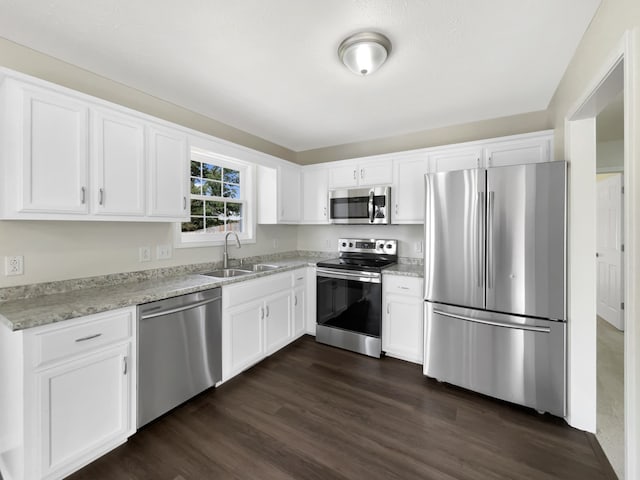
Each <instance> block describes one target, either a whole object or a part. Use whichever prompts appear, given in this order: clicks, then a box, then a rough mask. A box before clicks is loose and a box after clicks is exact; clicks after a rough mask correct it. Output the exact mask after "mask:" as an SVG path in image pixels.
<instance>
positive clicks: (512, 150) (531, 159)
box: [484, 134, 553, 167]
mask: <svg viewBox="0 0 640 480" xmlns="http://www.w3.org/2000/svg"><path fill="white" fill-rule="evenodd" d="M552 138H553V137H552V135H550V134H547V135H539V136H531V137H530V138H522V139H518V140H512V141H503V142H496V143H491V144H488V145H486V146H485V149H484V161H485V166H487V167H504V166H507V165H521V164H523V163H539V162H550V161H552V160H553V158H552V156H553V153H552Z"/></svg>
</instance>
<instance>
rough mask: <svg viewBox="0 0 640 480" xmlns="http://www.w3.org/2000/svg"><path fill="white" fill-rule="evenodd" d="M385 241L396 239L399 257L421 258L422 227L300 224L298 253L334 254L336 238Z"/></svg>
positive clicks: (336, 243) (336, 246)
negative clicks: (383, 239)
mask: <svg viewBox="0 0 640 480" xmlns="http://www.w3.org/2000/svg"><path fill="white" fill-rule="evenodd" d="M345 237H346V238H385V239H389V240H393V239H396V240H398V255H399V256H400V257H412V258H422V256H423V253H422V250H421V251H417V250H416V244H417V243H420V245H422V242H423V237H424V227H423V226H422V225H374V226H371V225H300V226H299V227H298V250H307V251H326V252H330V253H331V254H336V252H337V250H338V239H339V238H345Z"/></svg>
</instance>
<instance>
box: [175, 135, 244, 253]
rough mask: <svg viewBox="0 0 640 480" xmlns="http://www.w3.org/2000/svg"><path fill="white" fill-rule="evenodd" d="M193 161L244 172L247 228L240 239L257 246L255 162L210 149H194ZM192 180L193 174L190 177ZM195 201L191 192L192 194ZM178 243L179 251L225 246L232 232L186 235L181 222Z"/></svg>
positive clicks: (178, 224) (176, 226)
mask: <svg viewBox="0 0 640 480" xmlns="http://www.w3.org/2000/svg"><path fill="white" fill-rule="evenodd" d="M191 159H194V160H203V161H207V162H211V163H213V164H216V165H220V166H222V167H229V168H233V169H234V170H240V178H241V179H242V187H241V192H242V195H241V200H242V202H243V203H244V206H245V208H244V212H243V219H244V229H245V231H244V232H242V233H238V237H239V238H240V241H241V242H242V243H256V213H257V212H256V167H255V165H254V164H253V163H250V162H246V161H243V160H239V159H237V158H232V157H227V156H225V155H220V154H217V153H214V152H209V151H206V150H202V149H198V148H193V147H192V148H191V156H190V158H189V165H191ZM189 177H191V175H189ZM189 185H191V182H189ZM189 199H191V193H189ZM173 232H174V235H173V237H174V240H173V244H174V246H175V248H197V247H214V246H220V245H223V244H224V237H225V235H226V234H227V233H228V232H222V233H203V234H196V235H194V234H191V235H185V234H183V233H182V228H181V222H180V223H175V224H174V229H173Z"/></svg>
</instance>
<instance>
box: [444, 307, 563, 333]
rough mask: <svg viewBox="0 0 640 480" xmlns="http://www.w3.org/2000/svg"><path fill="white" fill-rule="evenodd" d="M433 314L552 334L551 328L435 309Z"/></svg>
mask: <svg viewBox="0 0 640 480" xmlns="http://www.w3.org/2000/svg"><path fill="white" fill-rule="evenodd" d="M433 313H437V314H438V315H442V316H444V317H451V318H456V319H458V320H465V321H467V322H473V323H482V324H484V325H491V326H492V327H504V328H513V329H515V330H528V331H530V332H542V333H549V332H551V329H550V328H549V327H532V326H531V325H518V324H517V323H503V322H495V321H493V320H482V319H480V318H472V317H465V316H464V315H456V314H454V313H448V312H443V311H442V310H436V309H435V308H434V309H433Z"/></svg>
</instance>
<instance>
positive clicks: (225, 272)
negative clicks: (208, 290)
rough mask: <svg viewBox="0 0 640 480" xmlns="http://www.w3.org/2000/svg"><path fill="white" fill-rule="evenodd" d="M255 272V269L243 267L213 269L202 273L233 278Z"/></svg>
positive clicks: (209, 275)
mask: <svg viewBox="0 0 640 480" xmlns="http://www.w3.org/2000/svg"><path fill="white" fill-rule="evenodd" d="M253 272H254V271H253V270H244V269H241V268H221V269H219V270H213V271H212V272H207V273H203V274H202V275H206V276H207V277H216V278H231V277H241V276H242V275H249V274H250V273H253Z"/></svg>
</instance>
